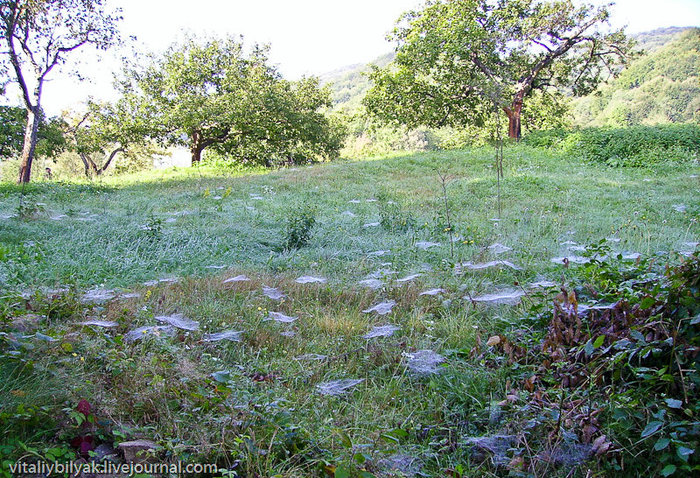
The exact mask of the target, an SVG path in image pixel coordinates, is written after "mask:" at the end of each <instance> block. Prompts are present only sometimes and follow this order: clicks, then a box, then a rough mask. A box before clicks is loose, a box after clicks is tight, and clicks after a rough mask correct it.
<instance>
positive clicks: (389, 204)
mask: <svg viewBox="0 0 700 478" xmlns="http://www.w3.org/2000/svg"><path fill="white" fill-rule="evenodd" d="M398 201H399V199H398V198H397V197H395V196H392V195H390V194H387V193H385V192H381V193H379V194H377V202H378V203H379V224H381V226H382V227H383V228H384V229H385V230H387V231H389V232H392V233H399V234H400V233H405V232H407V231H409V230H411V229H414V228H415V226H416V220H415V218H414V216H413V214H412V213H411V211H410V210H409V209H407V208H406V207H404V206H402V205H401V204H400V203H399V202H398Z"/></svg>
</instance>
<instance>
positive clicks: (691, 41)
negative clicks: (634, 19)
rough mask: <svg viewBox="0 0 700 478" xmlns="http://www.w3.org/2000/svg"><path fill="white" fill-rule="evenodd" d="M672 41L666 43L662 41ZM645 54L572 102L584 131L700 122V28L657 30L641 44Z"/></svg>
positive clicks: (641, 40) (578, 122)
mask: <svg viewBox="0 0 700 478" xmlns="http://www.w3.org/2000/svg"><path fill="white" fill-rule="evenodd" d="M669 33H670V34H671V36H670V41H666V42H665V43H663V39H665V38H669ZM639 42H640V47H643V48H645V49H646V51H647V54H646V55H644V56H642V57H640V58H638V59H637V60H635V61H634V62H632V64H631V65H630V66H629V67H628V68H627V69H625V70H624V71H623V72H622V73H621V74H620V76H619V77H618V78H616V79H615V80H613V81H611V82H610V83H608V84H605V85H603V86H601V87H600V88H599V89H598V90H597V91H596V92H594V93H593V94H591V95H589V96H587V97H585V98H581V99H577V100H575V101H574V102H573V108H572V113H573V116H574V118H575V123H576V124H577V125H580V126H631V125H636V124H659V123H686V122H691V121H695V122H697V121H700V51H699V50H700V28H690V29H681V31H680V32H678V31H675V30H670V31H666V30H663V31H654V32H649V34H647V35H645V36H643V37H641V38H640V40H639Z"/></svg>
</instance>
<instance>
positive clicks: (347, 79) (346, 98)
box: [320, 52, 394, 111]
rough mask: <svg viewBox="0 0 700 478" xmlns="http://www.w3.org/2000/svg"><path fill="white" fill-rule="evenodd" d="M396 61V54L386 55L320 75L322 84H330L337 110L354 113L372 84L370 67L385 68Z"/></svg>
mask: <svg viewBox="0 0 700 478" xmlns="http://www.w3.org/2000/svg"><path fill="white" fill-rule="evenodd" d="M393 59H394V53H393V52H391V53H386V54H384V55H382V56H380V57H379V58H377V59H375V60H374V61H372V62H370V63H367V64H364V65H363V64H357V65H351V66H347V67H344V68H340V69H338V70H335V71H331V72H328V73H326V74H323V75H320V78H321V82H322V83H324V84H330V86H331V96H332V99H333V104H334V105H335V109H336V110H341V111H353V110H355V109H356V108H358V107H359V106H360V102H361V101H362V98H364V96H365V93H366V92H367V90H369V88H370V86H371V84H370V81H369V78H367V73H369V72H370V71H371V66H370V65H376V66H379V67H384V66H386V65H388V64H389V63H391V61H392V60H393Z"/></svg>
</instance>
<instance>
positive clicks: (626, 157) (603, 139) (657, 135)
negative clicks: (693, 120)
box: [524, 124, 700, 167]
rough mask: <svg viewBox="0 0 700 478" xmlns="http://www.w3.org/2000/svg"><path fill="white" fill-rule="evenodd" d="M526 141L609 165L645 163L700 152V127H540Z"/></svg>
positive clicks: (681, 158)
mask: <svg viewBox="0 0 700 478" xmlns="http://www.w3.org/2000/svg"><path fill="white" fill-rule="evenodd" d="M524 142H525V144H529V145H531V146H535V147H554V148H556V149H558V150H559V151H561V152H563V153H566V154H570V155H572V156H575V157H580V158H582V159H583V160H585V161H589V162H595V163H603V164H607V165H609V166H615V167H617V166H633V167H638V166H645V165H648V164H653V163H659V162H684V161H690V160H693V159H696V158H697V156H698V152H700V127H699V126H697V125H693V124H684V125H678V124H674V125H657V126H633V127H630V128H585V129H581V130H576V131H572V132H568V133H567V132H565V131H562V130H550V131H538V132H535V133H531V134H530V135H528V136H527V137H526V138H525V140H524Z"/></svg>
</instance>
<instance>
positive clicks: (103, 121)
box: [64, 101, 163, 179]
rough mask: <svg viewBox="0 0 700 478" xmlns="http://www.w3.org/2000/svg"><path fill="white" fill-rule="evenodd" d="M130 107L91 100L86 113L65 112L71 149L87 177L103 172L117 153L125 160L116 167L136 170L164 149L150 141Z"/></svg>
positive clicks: (99, 174) (126, 104)
mask: <svg viewBox="0 0 700 478" xmlns="http://www.w3.org/2000/svg"><path fill="white" fill-rule="evenodd" d="M129 106H130V104H129V103H128V102H125V101H121V102H117V103H114V104H108V103H102V104H98V103H94V102H90V103H89V104H88V107H87V111H86V112H84V113H82V114H75V113H72V114H71V113H67V114H66V115H65V118H64V119H65V123H66V127H65V130H66V135H67V136H68V137H69V138H70V140H71V141H70V144H69V148H70V150H71V152H73V153H74V154H76V155H77V156H78V157H79V158H80V160H81V162H82V165H83V170H84V173H85V177H87V178H88V179H91V178H93V177H95V176H101V175H103V174H104V173H105V172H106V171H107V170H108V168H109V166H110V165H111V164H112V163H113V162H114V161H115V159H116V158H117V156H118V155H120V156H122V157H123V159H122V160H121V161H119V162H118V163H117V166H115V167H114V168H113V169H115V170H118V171H119V172H134V171H138V170H141V169H144V168H145V167H146V166H148V165H151V164H152V159H151V158H152V156H153V155H155V154H159V153H162V152H163V151H162V150H161V149H159V148H156V147H155V146H154V145H153V142H152V141H150V140H149V138H148V133H147V131H146V129H145V128H144V126H143V124H142V123H141V122H140V121H139V118H138V115H137V112H136V111H133V110H131V109H129ZM65 159H67V158H65Z"/></svg>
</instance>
